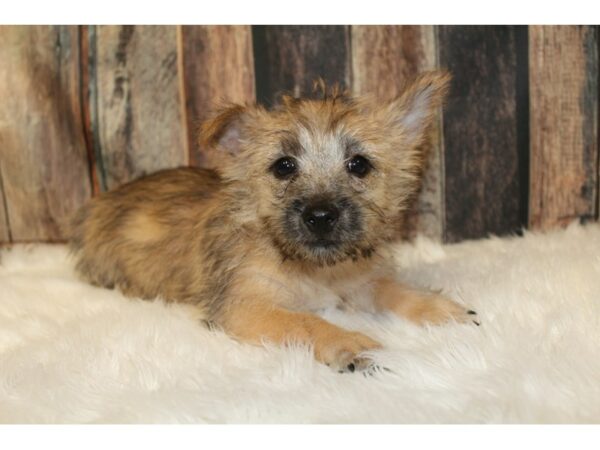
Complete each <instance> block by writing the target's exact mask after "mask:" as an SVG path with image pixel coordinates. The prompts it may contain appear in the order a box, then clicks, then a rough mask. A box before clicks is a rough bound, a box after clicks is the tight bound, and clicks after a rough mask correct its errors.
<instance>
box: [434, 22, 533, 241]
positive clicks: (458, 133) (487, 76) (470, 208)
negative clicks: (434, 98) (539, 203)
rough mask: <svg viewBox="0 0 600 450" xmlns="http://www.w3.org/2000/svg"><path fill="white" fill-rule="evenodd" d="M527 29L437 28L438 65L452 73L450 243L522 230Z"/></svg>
mask: <svg viewBox="0 0 600 450" xmlns="http://www.w3.org/2000/svg"><path fill="white" fill-rule="evenodd" d="M523 30H524V29H523V28H519V27H516V26H440V27H439V28H438V31H439V39H438V42H439V47H440V64H441V65H442V66H443V67H447V68H448V69H449V70H450V71H451V72H452V74H453V82H452V86H451V91H450V98H449V100H448V104H447V107H446V109H445V113H444V124H443V134H444V165H445V170H444V173H445V174H444V178H445V208H446V211H445V219H446V229H445V238H446V240H447V241H459V240H462V239H472V238H480V237H484V236H486V235H488V234H499V235H502V234H506V233H512V232H515V231H518V230H519V229H520V228H521V227H522V226H523V225H524V221H525V216H526V212H525V211H524V210H523V204H526V203H525V202H524V201H523V199H522V196H524V195H526V192H527V190H526V186H524V184H526V183H524V181H523V180H524V170H525V169H526V164H525V162H524V159H523V152H527V148H521V147H523V146H521V145H519V143H520V142H521V141H522V140H521V139H520V138H519V135H518V130H520V127H519V126H518V121H519V119H520V117H519V114H518V104H517V85H518V81H519V80H518V71H517V54H518V48H517V47H518V45H517V41H518V40H519V39H518V36H519V32H522V31H523ZM519 42H520V40H519ZM525 45H526V41H525ZM525 180H526V178H525Z"/></svg>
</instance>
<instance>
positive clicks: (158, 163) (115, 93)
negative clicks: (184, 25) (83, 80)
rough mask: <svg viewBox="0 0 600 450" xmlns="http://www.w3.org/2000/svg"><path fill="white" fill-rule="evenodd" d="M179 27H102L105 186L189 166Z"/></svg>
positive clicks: (98, 46) (97, 74)
mask: <svg viewBox="0 0 600 450" xmlns="http://www.w3.org/2000/svg"><path fill="white" fill-rule="evenodd" d="M177 53H178V52H177V28H176V27H175V26H99V27H97V28H96V31H95V49H94V55H95V65H94V75H93V76H94V82H95V84H96V88H95V92H96V95H97V99H96V101H95V102H96V104H97V113H96V114H95V120H96V121H97V123H96V124H94V125H93V126H95V127H97V134H98V148H97V149H96V150H97V154H98V155H99V157H100V160H99V161H98V165H99V168H100V171H101V174H102V176H101V183H102V187H103V188H104V189H111V188H113V187H115V186H118V185H120V184H122V183H125V182H127V181H130V180H131V179H134V178H137V177H139V176H142V175H145V174H147V173H152V172H155V171H157V170H160V169H164V168H168V167H177V166H183V165H187V163H188V152H187V133H186V126H185V120H184V112H183V111H184V107H183V100H182V98H181V93H180V80H179V69H178V55H177Z"/></svg>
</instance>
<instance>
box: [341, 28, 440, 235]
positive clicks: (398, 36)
mask: <svg viewBox="0 0 600 450" xmlns="http://www.w3.org/2000/svg"><path fill="white" fill-rule="evenodd" d="M351 32H352V40H351V42H352V77H351V79H352V83H351V84H352V92H353V93H354V94H357V95H360V94H371V95H375V96H376V97H377V98H380V99H382V100H387V99H390V98H393V97H394V96H396V95H398V94H399V93H400V89H401V88H402V86H403V83H404V82H405V81H406V80H407V79H410V78H413V77H414V76H415V75H416V74H418V73H420V72H424V71H426V70H432V69H435V68H436V67H437V54H436V46H435V34H434V33H435V32H434V27H433V26H429V25H426V26H418V25H407V26H362V25H356V26H354V25H353V26H352V27H351ZM441 144H442V142H441V137H440V129H439V127H438V126H436V127H435V129H434V134H433V137H432V141H431V145H430V148H428V149H427V150H428V151H429V160H428V169H427V171H426V172H425V179H424V183H423V189H422V191H421V193H420V195H419V198H418V199H417V201H416V204H415V205H414V207H413V210H412V211H411V213H410V215H409V216H408V225H409V227H410V234H414V232H420V233H422V234H424V235H426V236H429V237H432V238H436V239H441V238H442V230H443V211H444V208H443V202H442V200H443V192H442V189H443V186H442V180H443V176H442V165H441V156H442V154H441V152H442V147H441Z"/></svg>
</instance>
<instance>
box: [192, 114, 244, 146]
mask: <svg viewBox="0 0 600 450" xmlns="http://www.w3.org/2000/svg"><path fill="white" fill-rule="evenodd" d="M246 109H247V108H246V107H245V106H242V105H229V106H227V107H224V108H222V109H220V110H219V111H217V113H216V114H215V115H214V116H213V117H212V118H210V119H208V120H206V121H205V122H204V123H202V125H201V126H200V145H201V147H202V148H204V149H207V150H215V151H217V152H226V153H228V154H229V155H231V156H234V155H236V154H237V153H238V152H239V151H240V148H241V139H242V125H243V119H244V115H245V113H246Z"/></svg>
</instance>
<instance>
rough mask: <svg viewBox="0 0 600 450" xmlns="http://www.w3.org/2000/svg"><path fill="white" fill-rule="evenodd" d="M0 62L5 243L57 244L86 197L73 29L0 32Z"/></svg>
mask: <svg viewBox="0 0 600 450" xmlns="http://www.w3.org/2000/svg"><path fill="white" fill-rule="evenodd" d="M0 61H2V64H1V65H0V98H2V104H1V105H0V149H1V151H0V168H1V171H2V182H3V187H4V200H5V203H6V206H7V212H8V222H9V223H10V231H11V234H12V238H13V240H14V241H31V240H40V241H53V240H60V239H62V238H63V233H62V230H61V228H62V225H63V224H64V222H65V220H66V219H67V218H68V217H69V216H70V215H71V214H72V213H73V212H74V211H75V209H76V208H78V207H79V206H80V205H81V204H82V203H83V202H84V201H85V200H86V199H87V198H88V197H89V196H90V179H89V171H88V165H87V155H86V147H85V141H84V138H83V125H82V122H81V104H80V90H79V88H80V78H79V73H80V72H79V41H78V30H77V27H75V26H27V27H25V26H10V27H8V26H3V27H0Z"/></svg>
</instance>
